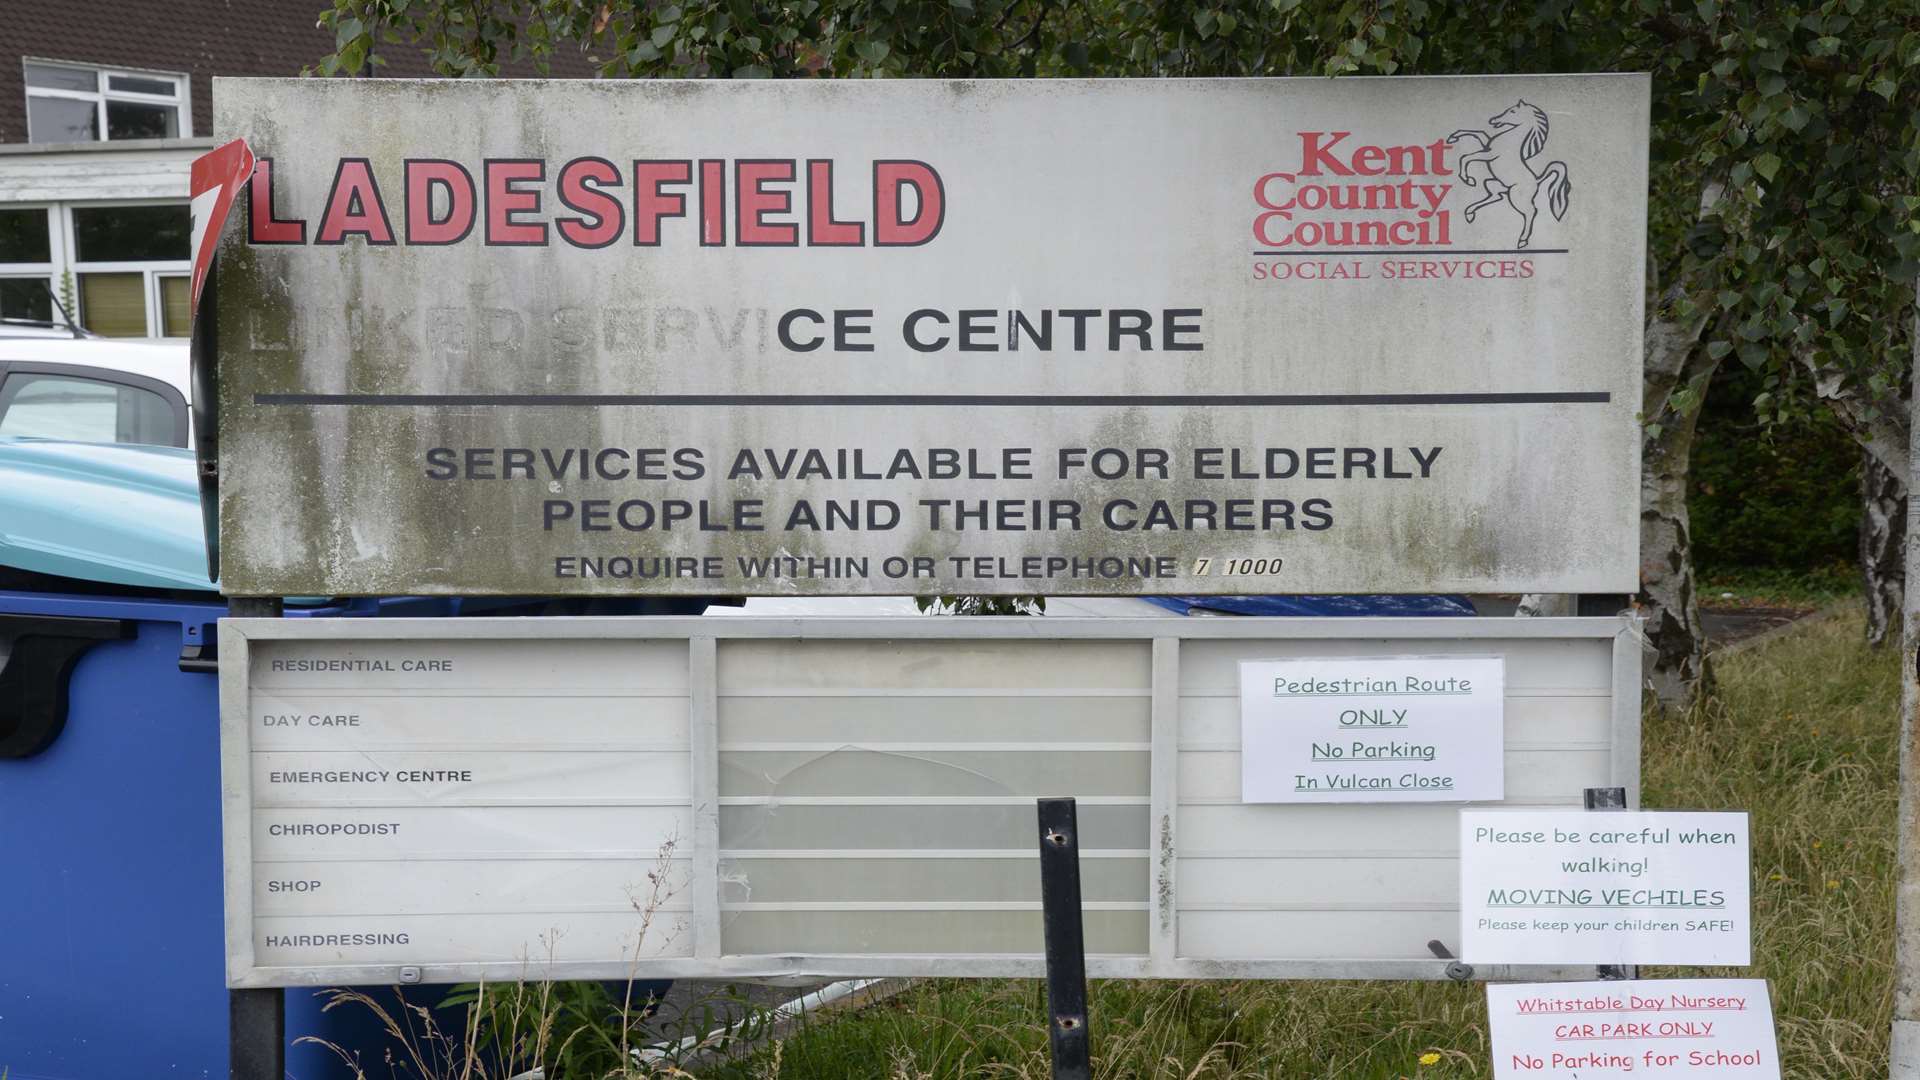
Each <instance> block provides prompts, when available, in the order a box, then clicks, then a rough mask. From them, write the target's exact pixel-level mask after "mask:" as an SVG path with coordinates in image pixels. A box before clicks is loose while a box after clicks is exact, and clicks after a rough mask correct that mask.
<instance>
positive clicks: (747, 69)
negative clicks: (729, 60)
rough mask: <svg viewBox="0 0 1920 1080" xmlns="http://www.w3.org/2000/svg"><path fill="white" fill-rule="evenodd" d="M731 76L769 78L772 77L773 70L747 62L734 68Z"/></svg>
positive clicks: (737, 77) (738, 77)
mask: <svg viewBox="0 0 1920 1080" xmlns="http://www.w3.org/2000/svg"><path fill="white" fill-rule="evenodd" d="M733 77H734V78H736V79H771V78H773V72H771V71H768V70H767V69H766V68H765V67H763V66H761V65H759V64H747V65H746V66H744V67H737V68H734V69H733Z"/></svg>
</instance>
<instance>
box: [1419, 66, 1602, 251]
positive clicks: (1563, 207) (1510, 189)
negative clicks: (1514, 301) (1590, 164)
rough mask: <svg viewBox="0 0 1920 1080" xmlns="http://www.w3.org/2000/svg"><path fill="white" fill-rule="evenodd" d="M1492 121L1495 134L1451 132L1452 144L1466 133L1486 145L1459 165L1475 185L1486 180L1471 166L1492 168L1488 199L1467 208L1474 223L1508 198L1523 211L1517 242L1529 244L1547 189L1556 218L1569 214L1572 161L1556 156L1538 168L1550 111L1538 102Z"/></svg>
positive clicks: (1518, 103)
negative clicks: (1536, 161)
mask: <svg viewBox="0 0 1920 1080" xmlns="http://www.w3.org/2000/svg"><path fill="white" fill-rule="evenodd" d="M1487 123H1489V124H1492V125H1493V127H1494V131H1493V133H1492V134H1488V133H1487V132H1484V131H1472V130H1467V129H1462V130H1460V131H1456V132H1454V133H1453V134H1451V135H1449V136H1447V145H1448V146H1452V145H1453V144H1454V143H1457V142H1459V141H1460V140H1461V139H1466V138H1471V139H1473V140H1474V141H1476V142H1478V143H1479V144H1480V149H1478V150H1474V151H1471V152H1469V153H1467V154H1463V155H1461V157H1460V159H1459V162H1458V164H1457V165H1456V166H1455V170H1456V171H1457V172H1458V173H1459V174H1460V179H1462V180H1464V181H1466V183H1467V185H1468V186H1469V187H1476V186H1479V184H1480V181H1479V180H1476V179H1474V177H1473V174H1472V172H1470V171H1469V170H1470V169H1472V167H1473V166H1474V165H1475V164H1481V165H1485V166H1486V167H1487V177H1486V187H1487V195H1486V198H1483V199H1481V200H1480V201H1479V202H1477V203H1474V204H1473V205H1472V206H1469V207H1467V209H1466V213H1465V217H1466V219H1467V220H1468V221H1469V222H1471V221H1472V220H1473V215H1474V214H1475V213H1477V212H1479V210H1480V208H1481V207H1483V206H1488V205H1491V204H1492V203H1496V202H1499V201H1500V200H1501V199H1505V200H1507V205H1508V206H1511V207H1513V209H1514V212H1515V213H1517V214H1519V215H1520V242H1519V243H1518V244H1516V245H1515V246H1516V247H1526V246H1527V241H1529V240H1531V239H1533V219H1534V218H1536V217H1538V216H1539V214H1540V207H1539V205H1538V204H1539V200H1540V192H1541V191H1545V192H1546V193H1547V206H1548V208H1549V209H1551V210H1552V211H1553V219H1554V220H1555V221H1559V220H1560V219H1562V218H1564V217H1566V216H1567V196H1568V194H1569V193H1570V192H1571V191H1572V190H1573V185H1572V183H1570V182H1569V180H1568V179H1567V163H1566V162H1564V161H1555V162H1551V163H1549V164H1548V165H1547V167H1546V168H1544V169H1535V168H1534V167H1533V159H1534V158H1535V157H1537V156H1539V154H1540V151H1541V150H1544V149H1545V148H1546V145H1547V114H1546V112H1545V111H1544V110H1542V109H1541V108H1540V107H1539V106H1538V105H1529V104H1528V103H1527V102H1526V101H1524V100H1522V101H1516V102H1514V103H1513V108H1511V109H1508V110H1507V111H1506V112H1503V113H1501V114H1500V115H1498V116H1492V117H1488V118H1487Z"/></svg>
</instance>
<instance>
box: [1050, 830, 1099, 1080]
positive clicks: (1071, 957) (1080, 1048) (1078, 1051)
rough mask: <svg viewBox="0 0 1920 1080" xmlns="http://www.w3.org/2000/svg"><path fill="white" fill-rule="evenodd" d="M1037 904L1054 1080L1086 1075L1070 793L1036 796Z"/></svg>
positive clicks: (1083, 973) (1076, 842)
mask: <svg viewBox="0 0 1920 1080" xmlns="http://www.w3.org/2000/svg"><path fill="white" fill-rule="evenodd" d="M1040 909H1041V911H1040V922H1041V927H1042V929H1043V931H1044V933H1045V937H1046V950H1047V952H1046V955H1047V1016H1048V1020H1049V1023H1048V1025H1047V1033H1048V1036H1049V1041H1050V1042H1051V1043H1052V1044H1053V1076H1054V1080H1088V1078H1089V1077H1090V1076H1091V1075H1092V1064H1091V1061H1090V1060H1089V1050H1090V1047H1091V1045H1092V1044H1091V1040H1090V1039H1089V1038H1088V1035H1087V945H1086V937H1085V935H1084V933H1083V930H1082V927H1081V925H1080V826H1079V819H1078V817H1077V815H1076V814H1075V811H1074V803H1073V800H1072V799H1041V800H1040Z"/></svg>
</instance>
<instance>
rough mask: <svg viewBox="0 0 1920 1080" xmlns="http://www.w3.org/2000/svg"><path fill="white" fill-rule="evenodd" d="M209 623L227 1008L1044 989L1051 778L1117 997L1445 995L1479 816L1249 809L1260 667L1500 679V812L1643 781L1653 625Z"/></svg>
mask: <svg viewBox="0 0 1920 1080" xmlns="http://www.w3.org/2000/svg"><path fill="white" fill-rule="evenodd" d="M220 635H221V636H220V658H221V668H220V672H221V675H220V677H221V726H222V727H221V730H222V791H223V798H224V825H225V828H224V836H225V842H226V871H227V877H226V889H227V896H226V911H227V942H228V978H229V981H230V982H231V983H232V984H233V985H236V986H275V985H312V984H321V985H357V984H382V985H384V984H388V983H392V982H396V981H400V980H401V979H402V978H403V976H408V977H411V978H414V979H416V980H418V981H424V982H428V983H434V982H464V981H470V980H473V979H479V978H485V979H488V980H497V979H513V978H525V977H543V976H549V975H550V976H552V977H554V978H625V977H629V976H635V975H637V976H639V977H642V978H647V977H655V976H658V977H682V976H684V977H708V978H732V977H778V976H784V975H820V976H827V977H836V976H846V977H852V976H865V975H901V976H920V975H928V976H931V975H944V976H960V975H981V976H987V975H993V976H1019V977H1030V976H1036V975H1039V974H1041V973H1042V970H1043V961H1042V958H1041V930H1040V892H1039V888H1040V880H1039V868H1038V860H1037V856H1036V846H1037V841H1038V837H1037V829H1036V824H1035V810H1034V802H1035V799H1036V798H1039V797H1041V796H1048V795H1057V794H1060V793H1062V792H1071V793H1073V794H1074V795H1075V796H1076V797H1077V798H1078V799H1079V820H1080V828H1081V838H1080V857H1081V867H1082V885H1081V887H1082V892H1083V896H1084V903H1083V908H1084V923H1085V929H1086V939H1087V949H1088V952H1089V954H1090V958H1089V964H1088V969H1089V971H1090V973H1091V974H1093V975H1094V976H1096V977H1156V978H1158V977H1167V978H1255V977H1272V978H1432V979H1438V978H1445V977H1447V976H1446V967H1447V962H1446V961H1444V960H1438V959H1435V958H1434V954H1433V953H1432V952H1431V951H1430V950H1429V949H1428V946H1427V943H1428V942H1430V941H1435V940H1438V941H1442V942H1445V943H1447V944H1448V945H1449V947H1451V948H1453V949H1454V950H1455V951H1456V952H1457V951H1458V948H1459V941H1460V937H1459V934H1460V931H1461V925H1460V914H1459V903H1460V890H1459V875H1458V868H1459V857H1458V856H1459V843H1460V830H1459V826H1458V824H1457V819H1458V818H1459V816H1460V809H1459V808H1458V806H1457V805H1447V804H1419V803H1370V804H1351V803H1349V804H1340V805H1282V804H1266V805H1261V804H1251V803H1247V802H1245V801H1244V800H1243V798H1242V790H1241V752H1242V743H1241V737H1240V735H1241V729H1240V719H1239V702H1240V665H1241V663H1242V662H1243V661H1245V660H1249V659H1256V658H1258V659H1276V658H1278V659H1286V660H1311V659H1316V658H1328V657H1369V656H1371V657H1391V656H1408V655H1419V656H1428V657H1456V658H1467V657H1499V658H1501V661H1502V663H1503V664H1504V667H1505V680H1504V687H1503V696H1504V708H1503V713H1504V723H1505V727H1506V731H1505V738H1504V745H1505V750H1504V754H1503V758H1502V762H1501V768H1502V770H1503V772H1504V775H1505V781H1504V783H1505V796H1504V798H1502V799H1501V800H1500V802H1499V803H1498V804H1496V805H1500V806H1508V807H1534V808H1563V809H1564V808H1571V807H1577V806H1579V805H1580V800H1581V794H1582V792H1583V790H1584V789H1586V788H1588V787H1615V786H1617V787H1625V788H1627V789H1628V791H1629V798H1630V799H1632V800H1634V801H1637V793H1638V786H1639V783H1638V781H1639V701H1640V696H1639V665H1640V647H1639V644H1638V637H1637V626H1636V625H1635V623H1634V621H1633V620H1632V619H1631V618H1630V617H1623V618H1620V619H1484V620H1482V619H1138V620H1136V619H1067V618H1057V617H1044V618H1031V619H1018V618H1014V619H994V618H984V619H981V618H976V619H913V618H907V619H901V618H894V619H858V620H833V619H806V620H795V619H762V618H754V617H740V618H729V619H707V618H644V619H608V618H587V619H571V618H556V619H390V620H358V619H337V620H336V619H312V620H307V619H300V620H293V619H287V620H282V619H237V620H236V619H229V620H223V621H222V623H221V630H220ZM1596 816H1599V815H1596ZM1606 816H1607V817H1613V816H1618V815H1606ZM403 969H416V970H414V971H412V972H407V971H403ZM1573 971H1574V969H1570V968H1547V967H1534V968H1529V969H1527V971H1526V974H1529V975H1537V976H1539V977H1542V978H1551V977H1565V976H1566V975H1567V974H1569V973H1573ZM1586 971H1587V973H1590V972H1591V969H1586ZM1476 973H1477V974H1478V975H1479V976H1480V977H1487V978H1503V977H1512V976H1513V975H1515V974H1518V973H1519V971H1518V969H1514V968H1509V967H1503V966H1499V965H1477V966H1476Z"/></svg>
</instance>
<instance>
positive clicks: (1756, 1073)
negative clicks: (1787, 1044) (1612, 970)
mask: <svg viewBox="0 0 1920 1080" xmlns="http://www.w3.org/2000/svg"><path fill="white" fill-rule="evenodd" d="M1487 1027H1488V1034H1489V1035H1490V1037H1491V1038H1490V1041H1491V1042H1492V1044H1493V1075H1494V1080H1526V1078H1529V1077H1532V1078H1538V1080H1579V1078H1580V1077H1583V1076H1585V1077H1604V1076H1651V1077H1718V1078H1719V1080H1780V1052H1779V1044H1778V1042H1777V1041H1776V1039H1775V1038H1774V1032H1773V1004H1772V1002H1771V1000H1770V998H1769V996H1768V994H1767V983H1766V980H1765V979H1663V980H1653V981H1648V982H1585V983H1547V984H1536V985H1527V984H1524V983H1506V984H1495V983H1489V984H1488V985H1487Z"/></svg>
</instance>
